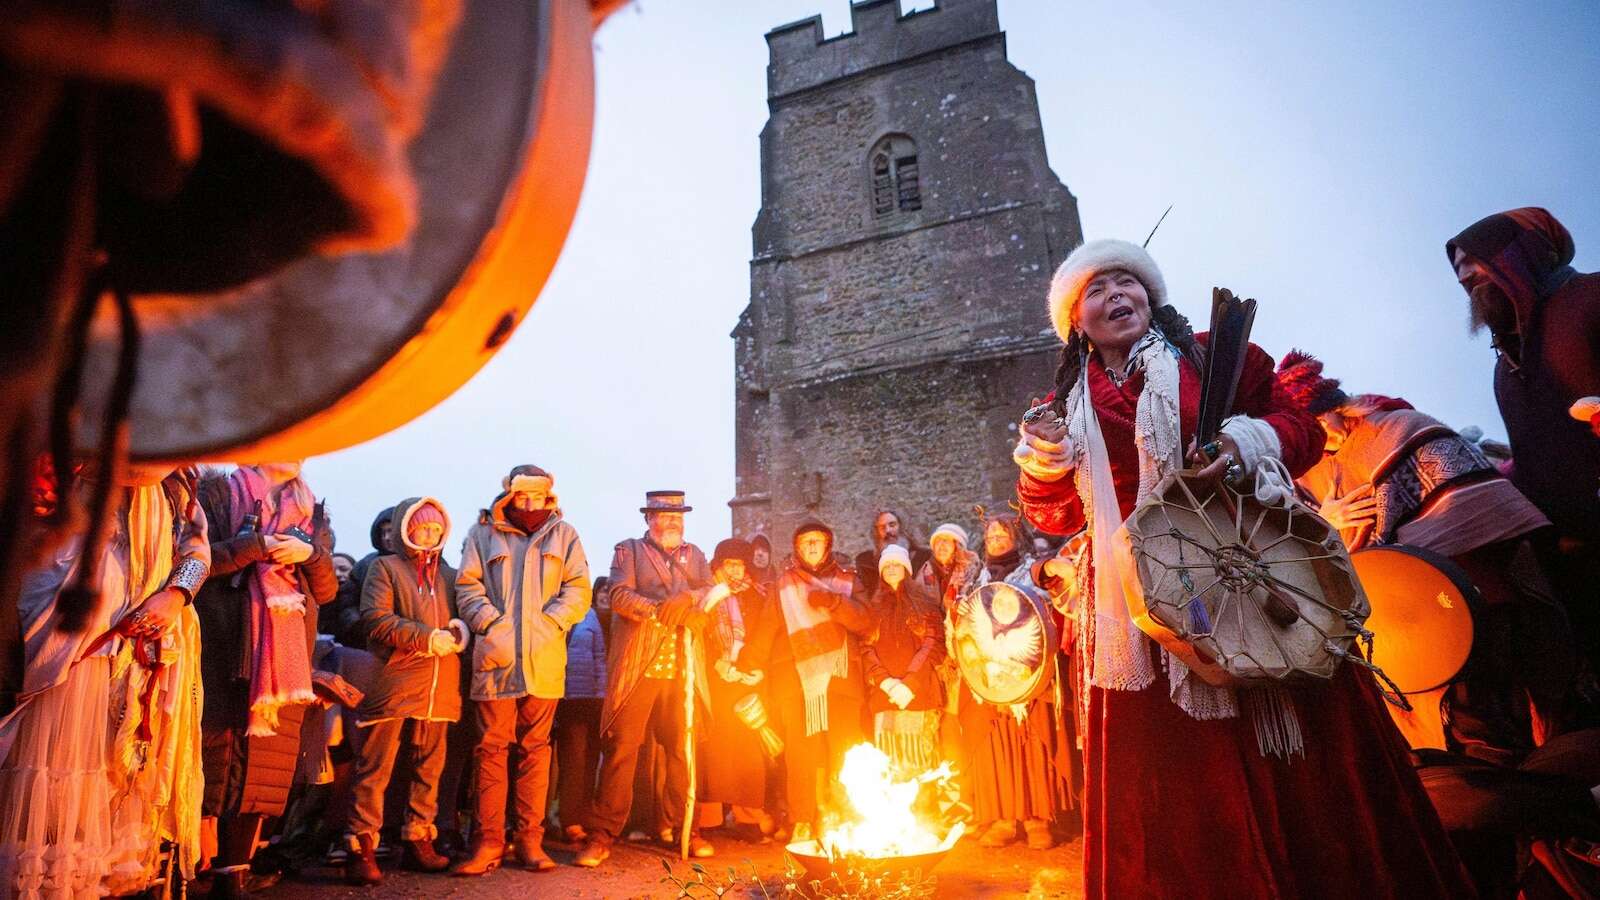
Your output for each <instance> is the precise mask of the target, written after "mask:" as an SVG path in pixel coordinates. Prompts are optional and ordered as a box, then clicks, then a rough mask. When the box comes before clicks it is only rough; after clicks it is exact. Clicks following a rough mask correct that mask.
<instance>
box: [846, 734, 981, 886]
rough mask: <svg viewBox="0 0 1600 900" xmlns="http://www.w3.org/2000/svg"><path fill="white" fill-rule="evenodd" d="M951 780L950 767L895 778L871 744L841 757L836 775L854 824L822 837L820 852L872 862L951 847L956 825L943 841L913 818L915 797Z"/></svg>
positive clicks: (932, 828)
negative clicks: (932, 785)
mask: <svg viewBox="0 0 1600 900" xmlns="http://www.w3.org/2000/svg"><path fill="white" fill-rule="evenodd" d="M953 777H955V772H954V771H953V770H952V768H951V766H950V763H949V762H948V761H946V762H943V763H940V764H939V765H938V766H937V767H936V768H934V769H930V770H929V771H927V772H924V773H922V774H920V775H917V776H914V777H912V778H910V779H908V780H904V781H902V780H899V779H897V778H896V777H895V772H894V766H893V764H892V763H891V762H890V760H889V757H888V755H887V754H885V753H884V752H883V751H882V750H879V749H878V748H877V747H875V746H873V745H872V744H869V743H861V744H857V745H855V746H854V747H851V748H850V750H849V751H848V752H847V753H845V756H844V766H843V768H841V769H840V771H839V783H840V784H842V785H844V789H845V794H846V796H848V797H849V799H850V806H851V807H852V808H853V809H854V811H855V815H856V818H855V819H854V820H853V821H848V822H845V823H843V824H840V825H838V826H836V827H833V828H829V829H827V831H825V832H824V833H823V836H822V841H821V844H822V848H823V850H824V852H826V853H827V855H828V856H829V857H830V858H833V857H837V856H864V857H869V858H873V859H881V858H884V857H894V856H912V855H917V854H923V853H932V852H935V851H937V850H941V849H945V848H946V847H948V846H949V845H951V844H954V843H955V841H956V839H957V838H959V837H960V836H961V831H962V826H961V825H959V824H958V825H956V826H955V827H954V828H952V829H951V830H950V832H949V833H948V834H946V835H945V836H944V837H942V838H941V837H940V836H939V835H938V833H937V832H936V831H935V828H936V827H937V825H936V824H930V823H929V822H927V821H925V820H924V819H923V818H922V817H920V816H919V815H918V814H917V811H916V809H915V806H916V802H917V795H918V794H919V793H920V792H921V791H922V788H923V785H925V784H927V783H929V782H939V783H941V784H942V783H943V782H946V781H948V780H949V779H951V778H953Z"/></svg>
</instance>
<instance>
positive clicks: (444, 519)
mask: <svg viewBox="0 0 1600 900" xmlns="http://www.w3.org/2000/svg"><path fill="white" fill-rule="evenodd" d="M402 518H403V519H404V520H405V534H404V535H403V536H402V537H401V543H403V544H405V546H407V547H410V548H411V549H413V550H437V549H438V548H439V544H443V543H444V536H443V535H440V538H439V544H435V545H434V546H432V547H423V546H421V545H420V544H418V543H417V537H416V534H417V526H419V525H427V524H434V525H442V526H444V530H445V531H446V532H448V531H449V530H450V517H449V516H447V515H445V513H444V509H443V507H441V506H440V505H439V501H437V500H435V499H433V498H432V497H423V498H422V499H420V500H418V501H417V502H416V503H413V504H412V505H411V507H410V508H409V509H407V510H405V512H404V514H403V515H402Z"/></svg>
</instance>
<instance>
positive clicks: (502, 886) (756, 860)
mask: <svg viewBox="0 0 1600 900" xmlns="http://www.w3.org/2000/svg"><path fill="white" fill-rule="evenodd" d="M716 845H717V855H716V856H715V857H713V858H711V859H707V860H702V861H701V862H702V863H703V864H704V865H705V867H706V870H707V872H708V874H709V875H710V876H714V877H716V878H719V879H721V881H722V883H724V884H726V883H727V881H728V877H727V870H728V867H729V866H733V867H734V868H735V869H736V870H737V871H738V872H739V873H740V874H741V881H740V884H741V888H742V889H741V890H737V891H732V892H729V893H727V894H724V896H727V897H761V896H762V894H761V892H760V890H758V889H756V888H755V887H754V885H752V883H751V879H750V877H749V876H750V872H751V869H752V867H754V869H755V871H757V872H759V873H760V875H761V877H762V878H763V879H764V880H765V882H766V888H767V891H768V892H769V894H770V896H771V897H773V898H780V897H785V896H786V894H785V892H784V887H783V884H784V870H785V868H786V865H785V861H784V852H783V849H782V847H781V846H780V845H777V844H766V845H761V844H752V843H743V842H740V841H737V840H734V839H732V838H728V837H721V838H720V839H719V840H717V841H716ZM546 849H547V850H548V851H549V852H550V855H551V856H552V857H554V858H555V860H556V862H558V863H560V864H561V865H560V867H559V868H557V869H556V870H555V871H553V872H546V873H542V874H535V873H533V872H528V871H524V870H521V869H515V868H507V869H501V870H500V871H498V872H495V873H494V874H492V875H489V876H487V877H484V878H449V877H446V876H442V875H421V874H417V873H415V872H404V871H401V870H399V869H398V868H392V867H390V866H385V868H384V873H385V878H384V882H383V884H382V885H380V886H378V887H376V888H370V889H368V888H352V887H348V886H346V885H344V884H343V883H342V882H340V881H339V877H340V872H339V870H337V869H314V870H311V871H308V872H306V873H304V874H303V875H302V876H301V878H300V879H298V880H288V879H285V880H284V881H282V882H280V883H279V884H278V885H277V886H275V887H273V888H271V889H270V890H268V891H267V892H265V893H264V894H262V895H260V896H262V897H265V898H272V900H287V898H300V897H311V898H346V897H349V898H354V897H360V898H367V900H388V898H400V897H460V898H479V897H482V898H489V897H495V898H500V897H513V898H519V900H533V898H536V897H580V898H591V897H606V898H612V897H615V898H633V897H666V898H671V897H678V896H680V894H679V892H678V889H677V888H676V887H674V886H673V885H671V884H669V883H666V882H665V881H663V878H664V877H665V875H666V872H665V870H663V869H662V865H661V863H662V861H663V860H665V861H668V862H670V863H672V865H673V866H674V869H675V873H676V874H677V875H679V876H680V877H684V876H688V875H689V874H690V873H689V871H688V867H687V866H686V864H684V863H683V862H680V861H679V860H678V858H677V855H676V854H673V853H669V851H667V850H666V849H665V848H663V847H657V846H654V845H650V844H627V843H622V842H619V843H618V844H617V846H616V848H615V850H614V852H613V854H612V856H611V858H610V859H609V860H607V861H606V862H605V863H604V864H603V865H601V866H600V868H598V869H595V870H592V871H591V870H587V869H579V868H577V867H575V866H573V865H572V859H573V856H574V855H575V854H576V851H577V848H576V847H570V846H567V845H563V844H554V843H552V844H547V845H546ZM1081 851H1082V845H1081V843H1080V842H1079V841H1073V842H1071V843H1068V844H1063V845H1062V846H1060V847H1057V848H1055V849H1054V850H1049V851H1044V852H1037V851H1032V850H1028V849H1026V848H1024V847H1022V846H1020V845H1017V846H1013V847H1008V848H1005V849H1001V850H985V849H983V848H981V847H979V846H978V843H977V841H975V840H971V839H967V840H963V841H961V842H960V843H959V844H957V845H956V848H955V850H953V851H952V852H951V853H950V855H949V856H948V857H946V858H945V859H944V860H943V861H942V862H940V863H939V866H938V868H936V869H934V870H933V872H932V873H931V875H932V876H933V879H934V883H935V884H934V893H933V896H934V897H939V898H969V897H1028V898H1045V897H1050V898H1072V900H1076V898H1080V897H1082V896H1083V893H1082V885H1081V862H1080V860H1081ZM692 896H696V897H709V896H712V894H711V893H710V892H708V891H705V892H700V891H697V892H696V893H694V894H693V895H692Z"/></svg>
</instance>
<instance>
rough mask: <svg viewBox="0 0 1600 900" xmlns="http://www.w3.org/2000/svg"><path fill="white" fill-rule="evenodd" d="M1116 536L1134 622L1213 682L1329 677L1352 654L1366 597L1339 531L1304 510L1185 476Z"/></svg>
mask: <svg viewBox="0 0 1600 900" xmlns="http://www.w3.org/2000/svg"><path fill="white" fill-rule="evenodd" d="M1115 540H1116V543H1115V545H1114V547H1113V552H1114V553H1115V554H1116V558H1117V562H1118V564H1119V568H1120V569H1121V573H1122V581H1123V592H1124V594H1125V595H1126V599H1127V603H1128V608H1129V612H1130V614H1131V615H1132V616H1133V619H1134V622H1135V623H1136V624H1137V625H1138V626H1139V628H1140V629H1141V630H1142V631H1144V632H1145V633H1146V634H1148V635H1150V636H1151V637H1152V638H1154V639H1155V640H1156V641H1158V642H1160V643H1161V645H1162V646H1163V647H1165V648H1166V649H1167V650H1169V651H1170V652H1171V653H1172V654H1173V655H1174V656H1177V657H1178V658H1179V659H1181V660H1183V662H1184V663H1185V664H1186V665H1188V666H1189V668H1191V669H1193V670H1194V671H1195V672H1196V673H1197V674H1199V675H1200V677H1201V678H1203V679H1205V680H1206V681H1207V682H1209V683H1211V684H1214V685H1218V686H1224V687H1227V686H1234V687H1248V686H1251V685H1259V684H1261V683H1264V682H1266V683H1272V682H1284V681H1289V680H1299V679H1313V680H1317V679H1327V678H1330V677H1332V676H1333V673H1334V672H1335V671H1337V670H1338V667H1339V664H1340V663H1341V662H1343V661H1344V660H1345V659H1349V658H1352V657H1354V658H1359V651H1358V649H1357V646H1356V641H1357V639H1358V638H1359V637H1360V636H1361V628H1362V622H1364V621H1365V620H1366V617H1367V612H1368V606H1367V598H1366V595H1365V594H1363V593H1362V590H1361V583H1360V582H1359V581H1358V580H1357V579H1356V575H1355V570H1354V569H1353V568H1352V566H1351V564H1350V557H1349V554H1348V553H1347V551H1346V550H1345V546H1344V541H1343V540H1341V539H1340V537H1339V533H1338V532H1337V531H1335V530H1334V529H1333V527H1332V526H1331V525H1329V524H1328V523H1327V522H1326V521H1324V520H1323V519H1322V518H1321V517H1320V516H1318V515H1317V514H1316V513H1315V512H1313V511H1312V510H1311V509H1310V508H1309V507H1306V506H1304V505H1302V504H1299V503H1295V502H1292V501H1291V502H1289V503H1287V504H1283V505H1269V504H1265V503H1262V502H1261V501H1259V500H1257V499H1256V498H1255V496H1254V495H1253V494H1249V493H1241V492H1240V491H1237V490H1235V489H1234V488H1233V487H1231V486H1229V485H1227V484H1225V483H1223V482H1222V481H1220V480H1216V479H1207V478H1199V477H1196V475H1195V474H1194V472H1193V471H1190V470H1185V471H1182V472H1177V473H1174V474H1172V475H1169V476H1167V478H1166V479H1164V480H1163V481H1162V482H1161V483H1160V484H1158V485H1156V487H1155V489H1154V490H1153V491H1152V492H1151V494H1150V496H1148V497H1146V498H1145V500H1144V502H1142V503H1140V504H1139V506H1138V508H1137V509H1135V510H1134V511H1133V514H1132V515H1130V516H1129V517H1128V519H1127V521H1126V522H1124V523H1123V526H1122V528H1121V529H1120V530H1118V532H1117V535H1116V539H1115Z"/></svg>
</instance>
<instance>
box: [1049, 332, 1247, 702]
mask: <svg viewBox="0 0 1600 900" xmlns="http://www.w3.org/2000/svg"><path fill="white" fill-rule="evenodd" d="M1131 358H1132V359H1133V362H1134V365H1133V366H1132V367H1130V371H1134V370H1137V369H1143V370H1144V379H1145V380H1144V389H1143V391H1142V392H1141V393H1140V394H1139V402H1138V405H1137V407H1136V411H1135V414H1134V423H1133V428H1134V444H1135V446H1136V448H1137V450H1138V454H1139V494H1138V500H1137V501H1136V502H1143V501H1144V499H1145V498H1146V497H1148V496H1150V493H1151V491H1152V490H1153V489H1154V488H1155V486H1156V485H1157V484H1159V483H1160V482H1161V479H1163V478H1165V477H1166V476H1167V475H1168V474H1170V473H1172V472H1175V471H1177V470H1179V469H1181V468H1182V467H1183V447H1182V438H1181V433H1180V430H1179V429H1180V420H1179V407H1178V383H1179V382H1178V350H1177V348H1175V347H1173V346H1172V344H1170V343H1168V342H1167V341H1166V339H1165V338H1164V337H1163V336H1162V335H1161V333H1160V332H1159V331H1158V330H1155V329H1152V330H1151V331H1150V333H1149V334H1146V335H1145V336H1144V337H1143V338H1141V339H1140V340H1139V342H1138V343H1137V344H1135V345H1134V347H1133V350H1132V353H1131ZM1091 364H1092V363H1088V362H1086V364H1085V366H1084V368H1083V374H1082V375H1080V376H1079V378H1078V383H1077V384H1076V385H1074V386H1073V387H1072V390H1071V392H1070V393H1069V394H1068V395H1067V403H1066V422H1067V438H1068V440H1067V444H1068V446H1069V447H1070V448H1071V449H1070V451H1069V452H1070V453H1071V454H1072V457H1073V458H1072V467H1073V479H1074V482H1075V484H1076V486H1077V490H1078V496H1079V498H1081V499H1082V500H1083V511H1084V516H1085V518H1086V519H1087V522H1088V528H1089V533H1090V535H1091V540H1092V543H1091V547H1092V552H1093V560H1094V565H1093V570H1092V571H1093V578H1094V585H1093V589H1092V590H1086V591H1084V597H1085V598H1086V606H1087V608H1086V609H1085V610H1084V613H1085V615H1084V617H1083V621H1084V623H1085V625H1086V627H1085V628H1084V629H1083V641H1084V644H1085V646H1084V647H1083V648H1082V651H1083V656H1084V664H1085V669H1086V670H1087V671H1086V674H1087V676H1088V683H1089V684H1092V685H1094V686H1096V687H1099V688H1103V689H1106V690H1113V691H1137V690H1143V689H1144V688H1147V687H1149V686H1150V685H1152V684H1154V683H1155V679H1156V672H1155V666H1154V665H1153V663H1152V662H1151V658H1150V647H1149V643H1148V642H1149V640H1150V639H1149V638H1148V637H1146V636H1145V634H1144V632H1142V631H1140V630H1139V627H1138V626H1137V625H1135V624H1134V621H1133V616H1132V615H1131V614H1130V613H1129V612H1128V603H1127V600H1126V599H1125V597H1124V596H1123V592H1122V578H1121V576H1120V570H1119V569H1118V567H1117V563H1116V560H1115V558H1114V556H1113V553H1112V547H1113V546H1114V544H1113V535H1115V534H1116V532H1117V529H1118V528H1119V527H1121V525H1122V521H1123V517H1122V510H1121V507H1120V506H1119V505H1118V503H1117V492H1116V486H1115V483H1114V482H1113V481H1112V478H1111V462H1110V456H1109V455H1108V454H1107V452H1106V445H1105V439H1104V438H1103V437H1102V436H1101V433H1100V420H1099V417H1098V416H1097V415H1096V414H1095V411H1094V404H1093V403H1091V402H1085V400H1086V399H1087V398H1088V397H1089V382H1088V369H1089V365H1091ZM1085 587H1088V585H1085ZM1162 657H1163V661H1164V663H1165V668H1166V670H1167V681H1168V688H1169V696H1170V697H1171V698H1172V702H1174V703H1176V704H1177V705H1178V707H1179V708H1180V709H1182V710H1183V711H1184V712H1185V713H1188V714H1189V715H1190V716H1192V717H1193V718H1196V719H1226V718H1232V717H1234V716H1237V715H1238V714H1239V706H1238V702H1237V699H1236V698H1235V696H1234V692H1233V691H1231V690H1229V689H1227V688H1218V687H1214V686H1212V685H1210V684H1207V683H1206V682H1205V681H1203V680H1201V679H1200V678H1198V677H1194V676H1193V673H1192V672H1191V671H1190V670H1189V667H1188V666H1186V665H1184V664H1183V662H1182V661H1181V660H1179V659H1177V658H1176V657H1174V656H1173V655H1172V654H1171V653H1168V652H1167V651H1165V650H1163V651H1162Z"/></svg>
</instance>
